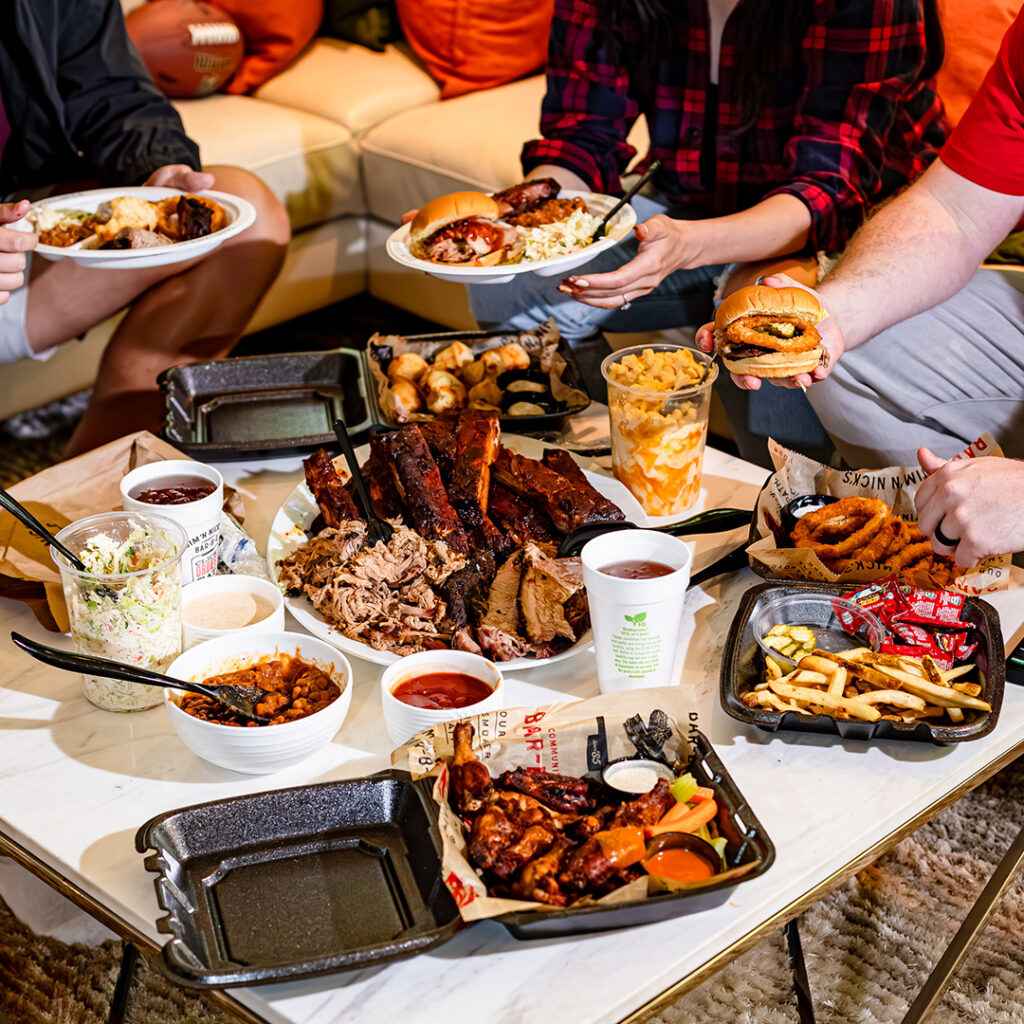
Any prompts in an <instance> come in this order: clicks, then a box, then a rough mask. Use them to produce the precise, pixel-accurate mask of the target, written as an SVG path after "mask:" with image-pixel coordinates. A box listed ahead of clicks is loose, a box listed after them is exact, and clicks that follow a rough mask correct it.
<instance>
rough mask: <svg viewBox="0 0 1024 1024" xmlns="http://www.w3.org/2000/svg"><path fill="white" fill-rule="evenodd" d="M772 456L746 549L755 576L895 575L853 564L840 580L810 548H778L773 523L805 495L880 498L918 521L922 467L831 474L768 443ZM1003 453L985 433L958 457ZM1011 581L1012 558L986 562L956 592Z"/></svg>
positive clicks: (853, 578)
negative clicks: (753, 532) (916, 500)
mask: <svg viewBox="0 0 1024 1024" xmlns="http://www.w3.org/2000/svg"><path fill="white" fill-rule="evenodd" d="M768 451H769V454H770V455H771V458H772V462H773V463H774V465H775V473H774V474H773V475H772V476H771V477H769V479H768V482H767V485H766V486H765V488H764V490H763V491H762V492H761V494H760V497H759V498H758V501H757V510H756V511H757V517H756V520H755V529H756V531H757V533H758V535H759V538H760V539H759V540H756V541H755V542H754V543H753V544H751V545H750V546H749V547H748V548H747V553H748V555H749V556H750V564H751V567H752V568H753V569H754V571H755V572H760V573H761V575H765V576H770V577H774V578H776V579H789V580H821V581H824V582H827V583H835V582H837V581H841V582H844V583H845V582H849V583H862V582H868V581H870V580H877V579H880V578H882V577H883V576H888V575H891V570H888V569H885V568H883V567H881V566H878V565H875V564H871V563H853V564H851V565H850V566H848V567H847V568H846V569H844V570H843V572H841V573H839V574H838V575H837V574H836V573H834V572H832V571H831V570H829V569H828V568H826V566H825V564H824V563H823V562H822V561H821V559H820V558H818V556H817V555H816V554H815V553H814V552H813V551H812V550H811V549H810V548H792V547H779V546H778V541H777V540H776V538H775V535H774V533H773V532H772V528H771V526H770V525H769V522H770V520H774V521H775V522H776V523H779V522H780V521H781V514H782V509H783V508H785V506H786V505H787V504H788V503H789V502H790V501H792V500H793V499H794V498H798V497H800V496H801V495H803V494H831V495H835V496H836V497H839V498H845V497H849V496H863V497H868V498H873V497H877V498H881V499H882V501H885V502H887V503H888V504H889V505H890V506H891V507H892V510H893V512H894V513H895V514H896V515H898V516H901V517H903V518H904V519H908V520H913V521H916V520H917V512H916V510H915V508H914V497H915V495H916V494H917V489H918V487H919V486H920V485H921V483H922V481H923V480H924V479H925V472H924V470H923V469H921V467H920V466H888V467H886V468H885V469H832V468H831V467H829V466H824V465H822V464H821V463H820V462H815V461H814V460H813V459H809V458H807V457H806V456H804V455H800V454H799V453H798V452H794V451H791V450H790V449H788V448H784V447H783V446H782V445H780V444H779V443H778V442H777V441H773V440H769V442H768ZM1002 454H1003V452H1002V449H1000V447H999V445H998V444H996V442H995V440H994V438H992V436H991V435H989V434H982V436H981V437H979V438H978V440H977V441H975V442H974V443H973V444H971V445H968V446H967V447H966V448H965V449H964V450H963V451H962V452H961V453H960V454H959V455H958V456H956V458H958V459H963V458H967V459H975V458H983V457H989V456H997V457H1002ZM1009 582H1010V555H997V556H993V557H991V558H986V559H985V560H984V561H982V562H980V563H979V564H978V565H977V566H976V567H974V568H973V569H971V570H970V571H969V572H967V573H965V574H964V575H963V576H961V577H959V578H958V579H957V580H956V581H955V583H954V584H953V586H952V587H951V589H953V590H957V591H959V592H961V593H964V594H970V595H974V596H977V595H978V594H987V593H990V592H991V591H993V590H1002V589H1003V588H1005V587H1006V586H1008V584H1009Z"/></svg>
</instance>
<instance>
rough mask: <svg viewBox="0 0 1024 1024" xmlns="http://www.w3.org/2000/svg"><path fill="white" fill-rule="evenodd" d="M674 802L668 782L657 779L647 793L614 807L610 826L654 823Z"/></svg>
mask: <svg viewBox="0 0 1024 1024" xmlns="http://www.w3.org/2000/svg"><path fill="white" fill-rule="evenodd" d="M675 802H676V798H675V797H674V796H673V795H672V794H671V793H670V792H669V788H668V783H667V782H666V781H665V780H664V779H658V784H657V785H656V786H655V787H654V789H652V790H651V791H650V792H649V793H644V794H643V795H642V796H638V797H637V798H636V799H635V800H627V801H626V802H625V803H624V804H620V805H619V806H618V807H617V808H616V809H615V816H614V817H613V818H612V828H619V827H621V826H625V825H632V826H637V825H638V826H640V827H643V826H644V825H655V824H657V823H658V822H659V821H660V820H661V818H662V816H663V815H664V814H665V812H666V811H667V810H668V809H669V808H670V807H674V806H675Z"/></svg>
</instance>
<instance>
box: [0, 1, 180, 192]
mask: <svg viewBox="0 0 1024 1024" xmlns="http://www.w3.org/2000/svg"><path fill="white" fill-rule="evenodd" d="M0 17H2V18H3V21H4V25H3V28H2V29H0V90H2V102H3V105H4V111H5V113H6V115H7V119H8V121H9V122H10V125H11V135H10V138H9V139H8V140H7V145H6V146H5V147H4V152H3V159H2V163H0V196H2V195H7V194H10V193H11V192H15V191H17V190H22V189H29V188H36V187H40V186H45V185H50V184H54V183H57V182H72V181H85V180H99V181H100V182H102V183H104V184H110V185H136V184H139V183H140V182H142V181H144V180H145V179H146V178H147V177H148V176H149V175H150V174H151V173H152V172H153V171H154V170H156V169H157V168H158V167H162V166H164V165H165V164H189V165H191V166H192V167H193V168H195V169H198V168H199V167H200V162H199V148H198V147H197V146H196V144H195V143H194V142H193V141H192V140H191V139H190V138H189V137H188V136H187V135H186V134H185V129H184V127H183V126H182V123H181V118H180V117H178V114H177V111H175V109H174V107H172V106H171V104H170V103H169V102H168V101H167V100H166V99H165V98H164V97H163V96H162V95H161V94H160V92H159V90H158V89H157V88H156V86H155V85H154V84H153V80H152V79H151V78H150V77H149V74H148V72H147V71H146V68H145V66H144V65H143V63H142V61H141V60H140V59H139V56H138V54H137V53H136V51H135V48H134V47H133V46H132V44H131V41H130V40H129V39H128V33H127V32H126V31H125V27H124V16H123V14H122V12H121V5H120V3H119V2H118V0H0Z"/></svg>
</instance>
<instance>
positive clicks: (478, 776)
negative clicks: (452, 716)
mask: <svg viewBox="0 0 1024 1024" xmlns="http://www.w3.org/2000/svg"><path fill="white" fill-rule="evenodd" d="M454 740H455V756H454V757H453V758H452V765H451V803H452V806H453V807H454V808H455V810H456V811H458V812H459V813H460V814H472V813H473V812H474V811H478V810H480V808H481V807H483V802H484V796H485V795H486V793H487V791H488V790H489V789H490V788H491V775H490V772H488V771H487V768H486V766H485V765H483V764H481V763H480V761H479V760H478V759H477V756H476V754H474V753H473V726H472V725H471V724H470V723H469V722H459V723H458V725H456V726H455V736H454Z"/></svg>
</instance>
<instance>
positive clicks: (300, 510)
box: [267, 434, 649, 672]
mask: <svg viewBox="0 0 1024 1024" xmlns="http://www.w3.org/2000/svg"><path fill="white" fill-rule="evenodd" d="M501 443H502V444H503V445H505V447H507V448H510V449H511V450H513V451H516V452H518V453H519V454H520V455H525V456H527V457H528V458H532V459H539V458H540V457H541V455H543V453H544V449H546V448H557V447H558V445H552V444H548V443H545V442H542V441H538V440H536V439H535V438H532V437H520V436H519V435H516V434H503V435H502V438H501ZM369 454H370V448H369V445H361V446H360V447H359V448H357V449H356V458H357V459H358V460H359V461H360V463H362V462H363V461H364V460H365V459H367V458H368V457H369ZM581 465H582V466H583V471H584V473H586V475H587V479H588V480H589V481H590V483H591V484H592V485H593V486H594V487H595V488H596V489H597V490H598V491H600V492H601V494H603V495H604V496H605V497H606V498H609V499H611V500H612V501H614V502H615V504H616V505H618V506H619V508H620V509H622V511H623V513H624V515H625V516H626V518H627V519H628V520H630V521H631V522H634V523H636V524H637V525H638V526H646V525H648V522H649V520H648V517H647V516H646V515H645V514H644V511H643V509H642V508H641V507H640V503H639V502H638V501H637V500H636V498H634V497H633V495H632V494H630V493H629V491H628V490H627V489H626V488H625V486H624V485H623V484H621V483H619V481H618V480H615V479H614V478H613V477H610V476H608V475H607V474H606V473H604V472H603V471H601V470H598V469H595V468H594V467H593V464H588V463H587V462H582V463H581ZM318 512H319V509H318V508H317V505H316V500H315V499H314V498H313V495H312V494H311V493H310V491H309V488H308V487H307V486H306V485H305V483H300V484H298V485H296V487H295V488H294V490H293V491H292V492H291V493H290V494H289V495H288V497H287V498H285V500H284V503H283V504H282V505H281V507H280V508H279V509H278V510H277V513H276V515H275V516H274V520H273V522H272V523H271V524H270V536H269V537H268V538H267V565H268V567H269V569H270V575H271V576H272V577H273V579H275V580H276V579H278V576H279V574H278V571H277V562H278V560H279V559H282V558H286V557H287V556H288V555H289V554H291V552H292V551H294V550H295V549H296V548H297V547H299V546H300V545H301V544H303V543H305V541H306V539H307V537H306V532H305V530H306V527H307V526H309V524H310V523H312V522H313V520H314V519H315V518H316V516H317V513H318ZM284 602H285V607H286V608H287V609H288V611H290V612H291V614H292V615H293V616H294V617H295V619H296V620H297V621H298V622H299V624H300V625H302V626H303V627H304V628H305V629H307V630H308V631H309V632H310V633H312V634H313V636H315V637H317V638H319V639H320V640H326V641H327V642H328V643H330V644H333V645H334V646H335V647H337V648H338V649H339V650H341V651H344V652H345V653H346V654H348V655H351V656H352V657H354V658H361V659H363V660H364V661H371V662H373V663H375V664H377V665H391V664H393V663H394V662H396V661H398V660H399V655H397V654H394V653H392V652H391V651H378V650H376V649H375V648H373V647H371V646H370V645H369V644H366V643H363V642H362V641H361V640H353V639H352V638H351V637H347V636H345V635H344V634H342V633H339V632H338V631H337V630H336V629H335V628H334V627H333V626H331V625H330V624H329V623H328V622H327V620H326V619H324V617H323V616H322V615H321V614H320V613H319V612H318V611H317V610H316V609H315V608H314V607H313V605H312V603H311V602H310V601H309V599H308V598H305V597H298V596H293V597H289V596H285V599H284ZM592 642H593V637H592V634H591V631H590V630H587V632H586V633H585V634H584V635H583V636H582V637H580V639H579V640H577V641H576V643H574V644H573V645H572V646H571V647H568V648H566V649H565V650H564V651H561V652H559V653H558V654H555V655H552V657H550V658H514V659H513V660H512V661H503V662H499V663H498V664H499V665H500V667H501V668H502V670H503V671H505V672H521V671H522V670H523V669H529V668H537V667H539V666H543V665H553V664H554V663H555V662H558V661H565V660H567V659H569V658H573V657H576V656H577V655H579V654H582V653H583V652H584V651H587V650H590V647H591V644H592Z"/></svg>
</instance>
